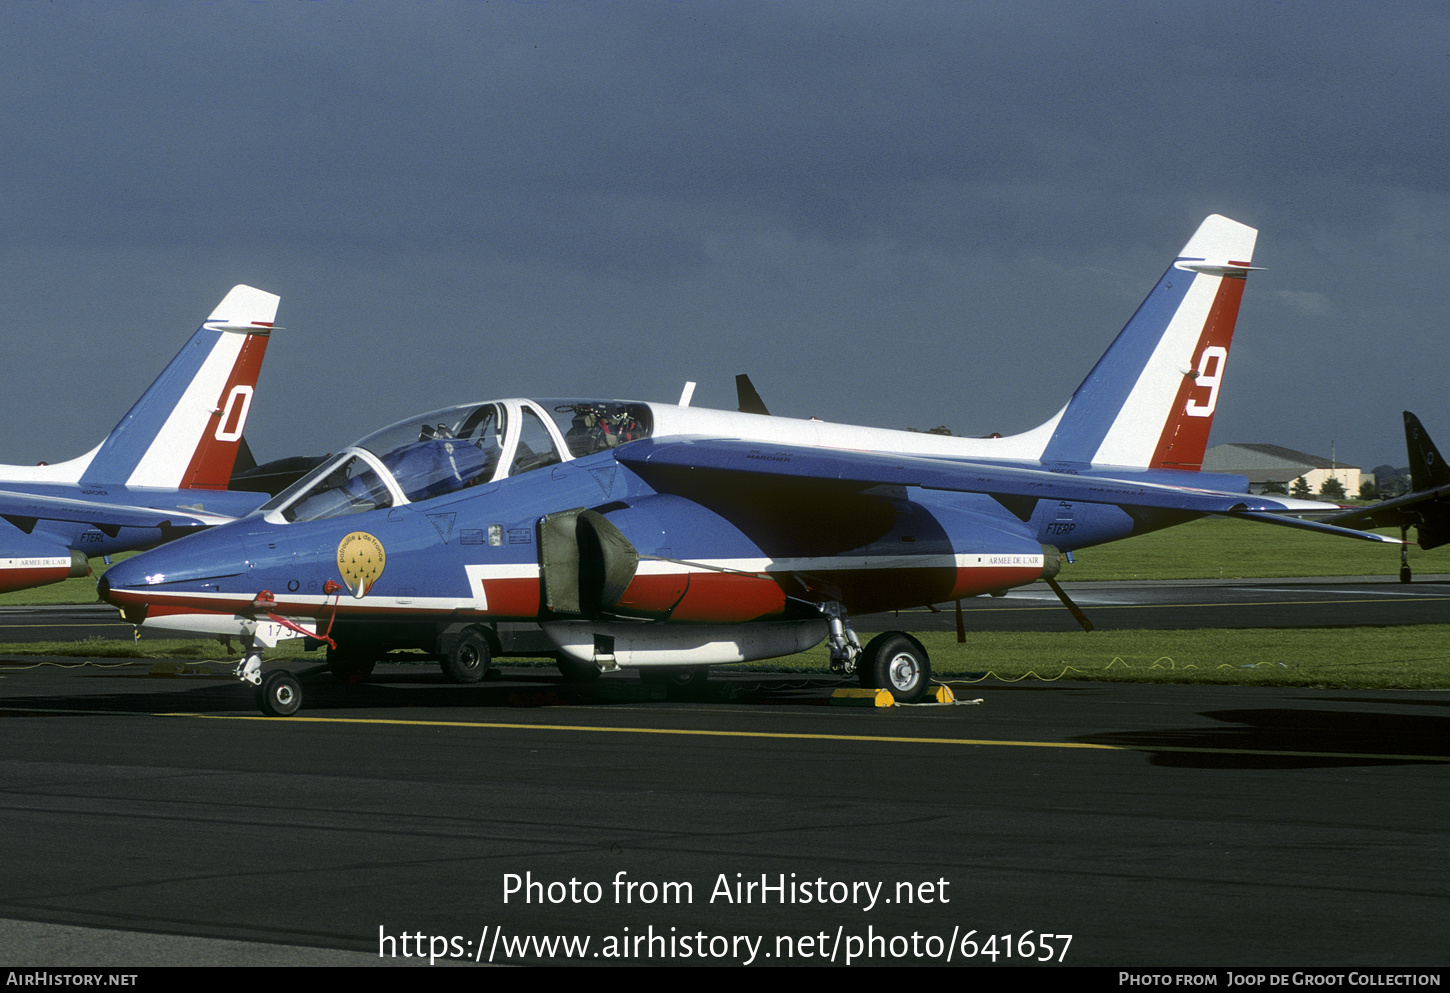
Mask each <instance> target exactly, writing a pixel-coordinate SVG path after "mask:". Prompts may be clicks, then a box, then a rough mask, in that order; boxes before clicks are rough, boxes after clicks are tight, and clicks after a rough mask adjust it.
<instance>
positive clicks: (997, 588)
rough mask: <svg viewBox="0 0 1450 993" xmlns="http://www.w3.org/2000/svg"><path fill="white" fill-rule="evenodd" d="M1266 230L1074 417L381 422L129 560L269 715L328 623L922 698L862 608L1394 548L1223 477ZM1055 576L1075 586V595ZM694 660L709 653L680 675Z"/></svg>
mask: <svg viewBox="0 0 1450 993" xmlns="http://www.w3.org/2000/svg"><path fill="white" fill-rule="evenodd" d="M1255 237H1256V232H1255V231H1254V229H1252V228H1249V227H1246V226H1245V225H1243V224H1239V223H1237V222H1235V221H1231V220H1229V219H1227V218H1224V217H1219V216H1212V217H1209V218H1208V219H1207V220H1205V221H1204V222H1203V224H1202V226H1201V227H1200V228H1199V229H1198V231H1197V233H1196V234H1194V236H1193V237H1192V239H1191V240H1190V241H1189V242H1188V244H1187V245H1186V246H1185V247H1184V249H1183V251H1182V252H1180V253H1179V254H1178V256H1177V257H1175V258H1174V260H1173V261H1172V263H1171V264H1170V265H1169V267H1168V269H1167V271H1166V272H1165V273H1164V275H1163V277H1162V279H1160V280H1159V282H1158V284H1157V285H1156V286H1155V287H1154V288H1153V290H1152V292H1151V293H1150V294H1149V295H1148V298H1147V299H1146V300H1145V301H1144V303H1143V304H1142V306H1140V307H1139V309H1138V311H1137V312H1136V313H1135V314H1134V315H1133V317H1132V319H1131V320H1129V321H1128V323H1127V326H1126V327H1124V329H1123V330H1122V332H1121V333H1119V335H1118V336H1117V338H1116V339H1115V340H1114V341H1113V343H1112V345H1111V346H1110V347H1109V349H1108V351H1107V353H1106V354H1105V355H1104V356H1103V357H1102V359H1101V360H1100V361H1099V362H1098V363H1097V365H1096V366H1095V367H1094V368H1093V370H1092V372H1090V373H1089V374H1088V377H1087V379H1085V380H1084V381H1083V383H1082V385H1081V386H1080V387H1079V388H1078V389H1077V391H1076V392H1075V393H1074V394H1073V395H1072V398H1071V399H1070V400H1069V401H1068V403H1067V404H1066V406H1064V407H1063V408H1062V410H1061V411H1059V412H1058V413H1057V414H1056V415H1055V416H1054V417H1052V419H1051V420H1049V421H1047V422H1046V423H1045V424H1043V425H1041V426H1040V427H1037V428H1035V429H1033V430H1031V431H1028V432H1026V433H1024V434H1019V435H1016V436H1012V437H1005V438H958V437H943V436H938V435H931V434H917V433H912V432H905V431H888V430H879V429H873V428H864V427H851V426H847V425H841V424H830V423H824V422H820V421H803V420H792V419H788V418H783V417H772V416H767V415H764V414H760V413H741V412H730V411H714V410H701V409H697V408H692V407H688V406H683V405H672V404H660V403H645V402H635V401H624V400H589V399H578V398H556V399H508V400H496V401H491V402H487V403H474V404H467V405H464V406H459V407H450V408H447V409H444V410H438V411H434V412H432V413H428V414H423V415H421V416H419V417H414V418H410V419H408V420H406V421H403V422H400V423H398V424H395V425H393V426H392V427H389V428H387V429H385V430H382V431H379V432H377V433H376V434H373V435H369V436H368V437H366V438H363V439H362V440H361V441H359V442H358V443H357V444H355V445H353V446H352V447H350V448H348V449H347V450H345V451H343V452H342V453H341V454H339V455H337V456H335V457H334V458H333V459H332V461H330V462H329V463H327V464H325V465H323V466H321V467H319V468H318V469H317V470H316V471H315V472H313V473H312V474H311V475H310V476H308V477H307V478H305V479H303V480H301V481H299V482H298V483H297V484H296V485H295V486H293V487H291V488H290V489H288V490H286V491H285V492H283V493H282V494H281V495H280V496H278V497H277V498H276V499H274V500H272V501H270V502H269V503H267V504H266V505H265V506H263V507H262V508H261V509H260V510H259V511H258V512H257V513H255V514H254V515H252V516H251V517H248V518H246V519H245V520H243V521H239V522H237V523H235V524H232V525H228V526H224V527H220V528H216V529H214V530H212V531H210V532H207V533H204V534H200V535H196V536H193V537H188V538H186V539H183V540H182V541H178V542H175V543H173V544H170V545H168V546H166V547H165V548H162V549H158V550H156V551H153V552H148V553H145V554H143V555H140V556H137V557H136V558H134V559H131V560H130V561H128V562H124V563H121V564H120V565H118V566H116V567H114V568H112V569H111V570H110V572H109V573H107V575H106V576H105V577H104V578H103V579H102V582H101V593H102V595H103V596H104V597H105V598H106V599H107V600H109V601H110V602H111V603H113V604H116V605H117V606H119V607H120V608H121V610H122V615H123V617H125V618H126V619H127V620H129V621H131V622H132V623H136V624H141V625H145V626H148V627H152V626H155V627H167V628H176V629H182V630H192V631H209V632H213V633H217V634H230V635H240V636H241V637H242V638H243V643H244V644H245V645H247V653H246V655H245V657H244V659H243V661H242V662H241V664H240V665H239V666H238V675H239V676H240V677H241V678H243V679H245V680H247V681H248V682H251V683H253V684H255V685H256V686H257V688H258V689H257V696H258V703H259V705H260V706H261V707H262V709H263V710H264V711H265V712H267V713H272V714H287V713H291V712H292V711H294V710H295V709H296V708H297V706H298V705H299V704H300V699H301V690H300V687H299V684H298V681H297V680H296V678H295V677H293V676H292V675H291V674H290V673H286V672H281V671H274V672H270V673H267V674H266V676H265V677H264V676H263V675H262V673H261V671H260V668H261V666H260V660H261V649H262V647H264V646H266V645H268V644H271V643H273V642H274V641H275V640H276V639H277V638H280V637H288V636H293V637H295V636H298V635H299V634H306V635H309V636H313V637H316V638H319V639H321V638H326V639H328V640H329V641H330V643H331V644H332V646H333V647H332V648H331V649H330V651H329V662H330V665H331V667H332V668H334V669H335V670H340V671H352V672H354V673H355V674H362V673H365V672H366V671H368V670H369V669H370V667H371V665H372V663H373V661H374V660H375V659H376V658H378V656H379V655H381V654H382V653H383V652H385V651H387V650H389V649H392V648H414V649H422V650H423V651H425V652H430V653H433V654H435V655H436V656H437V657H438V658H439V659H440V660H441V662H442V664H443V667H444V671H445V672H446V673H448V674H449V675H450V676H451V677H452V678H454V679H458V680H472V679H476V678H479V677H481V676H482V674H483V673H484V671H485V670H486V669H487V667H488V664H489V660H490V658H491V656H492V655H493V654H494V653H496V652H498V651H499V648H500V641H499V636H498V629H497V622H499V621H529V622H533V623H536V624H538V625H539V627H540V628H541V629H542V630H543V632H544V633H545V634H546V635H547V636H548V638H549V639H550V641H551V642H552V645H553V647H554V649H555V650H556V652H557V656H558V659H559V661H560V666H561V668H562V669H563V670H564V671H565V673H566V674H571V675H580V676H589V675H591V674H594V673H597V672H598V671H599V670H600V669H615V668H638V669H640V670H641V673H642V674H646V673H651V672H654V673H659V672H692V671H693V672H699V671H701V669H700V667H704V666H709V665H716V664H722V663H730V662H742V661H750V660H754V659H764V658H770V657H774V656H780V655H786V654H791V653H794V652H798V651H802V650H805V649H807V648H809V647H811V646H813V645H815V644H818V643H819V642H820V641H821V640H822V639H825V640H828V641H829V644H830V652H831V665H832V668H833V669H835V670H836V671H838V672H842V673H846V674H850V673H853V672H854V673H858V674H859V676H860V680H861V682H862V684H863V685H866V686H875V687H882V688H886V689H889V690H890V691H891V692H892V693H893V694H894V695H895V696H896V698H897V699H898V700H902V701H912V700H916V699H919V698H920V697H921V696H922V694H923V693H924V692H925V691H926V689H927V686H928V683H929V682H930V664H929V660H928V658H927V653H926V651H925V650H924V649H923V648H922V646H921V644H920V643H919V642H918V641H917V640H916V639H915V638H913V637H912V636H911V635H910V634H907V633H905V632H889V633H887V634H883V635H880V636H878V637H877V638H875V639H874V640H872V641H871V642H870V644H868V645H865V646H864V647H863V646H862V645H861V643H860V641H859V639H858V638H857V637H856V635H855V633H854V631H853V629H852V626H851V621H850V618H851V615H853V614H858V613H864V612H876V611H885V610H893V609H901V608H909V607H916V606H920V605H923V604H930V603H937V602H942V601H949V600H955V599H961V598H964V597H971V596H976V595H978V594H982V593H1000V592H1002V591H1004V590H1007V589H1009V588H1011V587H1015V586H1022V585H1025V584H1027V583H1031V582H1033V581H1035V580H1037V579H1046V580H1048V581H1049V582H1050V581H1051V580H1052V577H1053V576H1054V575H1055V574H1056V573H1057V570H1058V568H1059V560H1060V558H1061V553H1062V552H1064V551H1071V550H1074V549H1079V548H1084V547H1087V546H1089V545H1097V544H1101V543H1103V542H1108V541H1114V540H1117V539H1120V538H1126V537H1129V536H1131V535H1136V534H1142V533H1144V532H1147V531H1154V530H1157V529H1160V528H1164V527H1168V526H1170V525H1174V524H1179V523H1182V522H1184V521H1188V520H1192V519H1194V518H1197V517H1202V516H1204V515H1208V514H1218V515H1225V516H1229V517H1242V518H1247V519H1250V520H1255V521H1268V522H1273V523H1278V524H1283V525H1287V526H1292V527H1300V528H1307V529H1311V530H1319V531H1322V532H1328V533H1334V534H1343V535H1348V536H1354V537H1368V538H1370V539H1371V540H1387V539H1382V538H1380V537H1379V536H1376V535H1365V534H1363V533H1360V532H1355V531H1351V530H1347V529H1344V528H1337V527H1334V526H1329V525H1323V524H1316V523H1313V522H1309V521H1304V520H1300V519H1297V518H1294V517H1287V516H1283V515H1287V514H1291V513H1295V512H1298V513H1304V512H1308V511H1314V510H1324V509H1326V507H1325V505H1324V504H1319V503H1314V502H1311V501H1305V500H1294V499H1291V498H1288V497H1272V496H1250V495H1248V494H1247V492H1246V490H1247V480H1245V479H1243V478H1241V477H1226V476H1219V475H1209V474H1203V473H1200V472H1199V471H1198V470H1199V468H1200V465H1201V461H1202V458H1203V452H1204V447H1205V445H1206V443H1207V439H1208V431H1209V426H1210V424H1211V423H1212V420H1213V415H1214V412H1215V410H1216V408H1217V406H1218V403H1219V397H1220V390H1221V388H1222V385H1223V378H1224V371H1225V368H1226V364H1227V362H1228V355H1229V346H1230V343H1231V338H1232V334H1233V329H1234V323H1235V320H1236V317H1237V314H1238V309H1239V301H1240V298H1241V296H1242V293H1243V288H1244V281H1245V276H1246V275H1247V273H1248V272H1249V270H1250V269H1251V268H1252V267H1251V266H1250V264H1249V263H1250V260H1251V257H1252V252H1253V246H1254V240H1255ZM1054 585H1055V584H1054ZM682 667H683V668H682Z"/></svg>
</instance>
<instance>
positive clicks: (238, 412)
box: [80, 286, 280, 490]
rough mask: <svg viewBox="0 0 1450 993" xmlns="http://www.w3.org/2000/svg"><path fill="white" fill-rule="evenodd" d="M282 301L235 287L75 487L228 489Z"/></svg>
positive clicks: (118, 427) (119, 426) (96, 455)
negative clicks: (92, 484) (83, 484)
mask: <svg viewBox="0 0 1450 993" xmlns="http://www.w3.org/2000/svg"><path fill="white" fill-rule="evenodd" d="M279 299H280V298H279V297H277V296H276V295H274V294H272V293H267V292H265V291H263V290H258V289H254V288H252V287H250V286H236V287H233V288H232V291H231V292H230V293H228V294H227V295H226V297H225V298H223V299H222V302H221V303H219V304H218V305H217V307H216V309H215V310H213V311H212V313H211V316H210V317H208V318H207V319H206V321H205V322H204V323H203V324H202V326H201V327H200V328H198V329H197V331H196V333H195V334H194V335H192V336H191V340H190V341H188V342H187V343H186V345H185V346H184V347H183V348H182V349H181V351H180V352H178V353H177V354H176V357H175V358H173V359H172V360H171V362H170V364H169V365H167V367H166V368H165V369H164V370H163V371H162V373H161V375H160V376H158V377H157V378H156V381H155V382H154V383H152V384H151V386H150V387H148V388H147V390H146V392H145V393H143V394H142V395H141V399H139V400H137V401H136V403H135V405H134V406H132V408H131V410H130V411H129V412H128V413H127V414H126V416H125V417H123V418H121V422H120V423H119V424H117V425H116V427H115V429H114V430H113V431H112V432H111V433H110V434H109V435H108V436H107V437H106V440H105V441H103V442H102V443H101V445H100V447H99V448H98V449H96V451H95V452H94V454H93V456H92V457H91V459H90V461H89V464H88V465H86V468H85V471H84V472H83V473H82V475H81V477H80V481H81V482H96V483H124V484H126V485H128V486H154V487H163V488H168V489H214V490H222V489H226V487H227V482H228V480H229V479H230V478H231V474H232V465H233V463H234V461H235V460H236V457H237V451H238V449H239V448H240V445H241V439H242V428H243V427H245V426H246V422H247V413H248V411H249V410H250V409H251V405H252V396H253V394H254V392H255V390H256V385H257V375H258V373H259V372H260V371H261V368H262V358H263V356H264V355H265V354H266V351H267V341H268V339H269V336H270V334H271V332H272V325H273V321H274V320H275V319H276V316H277V303H278V300H279Z"/></svg>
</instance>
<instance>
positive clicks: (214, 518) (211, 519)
mask: <svg viewBox="0 0 1450 993" xmlns="http://www.w3.org/2000/svg"><path fill="white" fill-rule="evenodd" d="M0 517H4V518H5V519H6V520H9V521H10V522H11V523H15V524H17V525H19V526H21V529H22V530H29V528H27V527H25V526H24V524H23V523H22V522H26V523H28V524H29V525H30V526H31V527H33V526H34V522H35V521H70V522H73V523H77V524H92V525H94V526H95V527H97V528H99V529H100V530H102V531H106V530H108V529H118V528H161V527H168V526H169V527H174V528H195V527H211V526H213V525H216V524H225V523H227V522H228V521H231V520H235V518H233V517H229V516H227V515H225V514H212V513H206V512H198V511H189V510H176V509H170V510H155V509H153V508H150V507H137V506H131V505H128V504H119V503H107V502H105V501H100V500H80V499H76V498H73V497H62V496H49V495H41V494H37V493H21V492H16V491H14V490H0Z"/></svg>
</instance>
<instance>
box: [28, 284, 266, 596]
mask: <svg viewBox="0 0 1450 993" xmlns="http://www.w3.org/2000/svg"><path fill="white" fill-rule="evenodd" d="M278 299H279V298H278V297H277V296H275V295H274V294H271V293H266V292H264V291H262V290H258V289H253V288H252V287H250V286H236V287H233V288H232V290H231V292H230V293H228V294H227V295H226V296H225V297H224V298H223V299H222V302H221V303H219V304H217V306H216V309H215V310H213V311H212V313H211V316H210V317H208V318H207V319H206V321H204V322H203V323H202V325H201V327H200V328H198V329H197V330H196V333H195V334H193V335H192V336H191V338H190V339H189V340H188V341H187V343H186V344H185V345H183V346H182V348H181V351H179V352H177V353H176V357H175V358H173V359H172V360H171V362H170V363H168V364H167V366H166V368H165V369H163V370H162V372H161V375H160V376H158V377H156V381H155V382H154V383H152V384H151V386H150V387H148V388H147V390H146V392H145V393H143V394H142V395H141V398H140V399H139V400H137V401H136V403H135V405H134V406H133V407H132V408H131V409H130V411H128V412H127V414H126V416H125V417H123V418H121V422H120V423H119V424H117V425H116V427H115V429H114V430H112V431H111V433H110V434H109V435H107V436H106V439H105V440H104V441H102V442H101V443H100V444H99V445H97V446H96V447H95V448H93V449H91V451H89V452H87V453H86V454H84V455H82V456H80V457H79V458H75V459H71V460H70V461H68V462H60V463H57V464H55V465H38V466H19V465H7V466H0V518H4V520H3V521H0V592H8V591H10V590H19V589H25V588H27V587H31V586H44V585H46V584H48V583H57V582H60V581H61V580H63V579H65V578H67V576H84V575H86V574H88V573H89V571H90V565H89V561H88V557H89V556H95V555H109V554H111V553H112V552H124V551H130V550H133V549H137V548H150V547H151V546H153V545H157V544H160V543H161V542H163V541H168V540H170V539H172V538H175V537H177V536H178V535H181V534H186V533H188V532H189V531H192V530H195V529H199V528H205V527H210V526H211V525H214V524H220V523H222V522H224V521H231V520H235V519H236V518H238V517H241V516H242V515H244V514H247V513H250V512H251V511H253V510H255V509H256V508H257V505H258V504H260V503H261V502H262V501H263V500H264V499H266V494H259V493H242V492H232V491H229V490H228V489H227V485H228V482H229V480H230V478H231V475H232V468H233V465H234V463H235V461H236V457H237V452H238V449H239V447H240V446H241V444H242V429H243V427H245V425H246V423H247V413H248V411H249V410H250V409H251V405H252V397H253V395H254V393H255V390H256V386H257V375H258V373H260V372H261V369H262V358H263V356H264V355H265V354H266V351H267V342H268V341H269V340H270V335H271V332H272V324H273V320H274V319H275V317H276V315H277V302H278Z"/></svg>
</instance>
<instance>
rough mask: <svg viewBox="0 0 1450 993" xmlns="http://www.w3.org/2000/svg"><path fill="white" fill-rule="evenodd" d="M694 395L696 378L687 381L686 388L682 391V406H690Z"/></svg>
mask: <svg viewBox="0 0 1450 993" xmlns="http://www.w3.org/2000/svg"><path fill="white" fill-rule="evenodd" d="M694 395H695V382H694V380H690V381H689V382H687V383H685V388H684V389H683V390H681V391H680V406H681V407H688V406H689V405H690V397H692V396H694Z"/></svg>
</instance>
